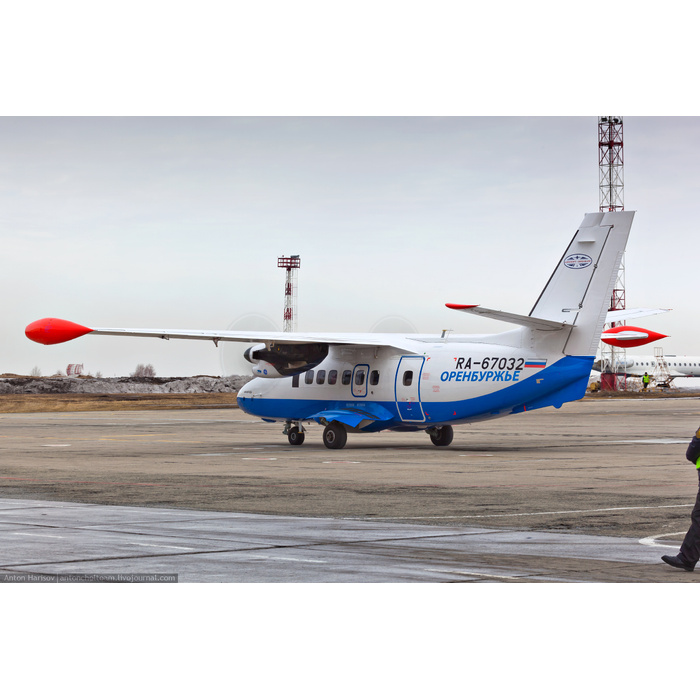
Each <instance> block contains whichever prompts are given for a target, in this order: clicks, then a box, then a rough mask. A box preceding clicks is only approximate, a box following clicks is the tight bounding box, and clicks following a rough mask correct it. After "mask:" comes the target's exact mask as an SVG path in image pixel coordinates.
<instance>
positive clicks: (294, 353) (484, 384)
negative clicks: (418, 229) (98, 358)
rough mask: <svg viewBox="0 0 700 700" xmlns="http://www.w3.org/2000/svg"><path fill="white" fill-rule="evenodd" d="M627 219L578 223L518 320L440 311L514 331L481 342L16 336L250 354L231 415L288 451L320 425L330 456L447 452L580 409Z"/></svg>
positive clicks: (66, 325)
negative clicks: (419, 447)
mask: <svg viewBox="0 0 700 700" xmlns="http://www.w3.org/2000/svg"><path fill="white" fill-rule="evenodd" d="M633 218H634V212H631V211H617V212H606V213H600V212H596V213H593V214H586V215H585V217H584V219H583V222H582V223H581V226H580V227H579V229H578V230H577V231H576V234H575V235H574V238H573V240H572V241H571V243H570V244H569V245H568V246H567V248H566V250H565V252H564V254H563V256H562V257H561V259H560V260H559V262H558V263H557V265H556V266H555V268H554V271H553V273H552V275H551V276H550V278H549V280H548V282H547V284H546V285H545V287H544V289H543V290H542V292H541V293H540V295H539V297H538V299H537V301H536V302H535V305H534V307H533V308H532V311H531V312H530V314H529V315H527V316H524V315H520V314H514V313H509V312H504V311H498V310H495V309H489V308H486V307H482V306H479V305H474V304H447V306H448V307H449V308H452V309H454V310H457V311H460V312H464V313H470V314H476V315H481V316H487V317H489V318H493V319H498V320H501V321H505V322H507V323H510V324H514V325H515V326H516V327H515V328H514V329H512V330H508V331H505V332H502V333H497V334H490V335H458V334H453V333H449V334H448V333H446V332H443V333H441V334H433V335H430V334H428V335H422V334H397V333H393V334H391V333H364V334H363V333H347V334H343V333H296V332H295V333H279V332H277V333H268V332H245V331H199V330H167V329H138V328H137V329H128V328H90V327H87V326H82V325H79V324H75V323H72V322H70V321H63V320H61V319H53V318H47V319H42V320H40V321H35V322H34V323H31V324H30V325H29V326H27V328H26V331H25V332H26V335H27V337H28V338H30V339H31V340H33V341H35V342H38V343H43V344H45V345H52V344H55V343H62V342H65V341H68V340H72V339H74V338H78V337H81V336H83V335H87V334H93V335H126V336H140V337H158V338H163V339H170V338H182V339H195V340H210V341H213V342H214V343H215V344H216V345H218V343H219V342H222V341H239V342H240V341H247V342H251V343H254V345H253V346H251V347H250V348H248V349H247V350H246V351H245V358H246V359H247V360H248V361H249V362H250V363H251V364H252V369H253V373H254V375H256V376H255V378H254V379H253V380H251V381H250V382H249V383H248V384H246V385H245V386H244V387H243V388H242V389H241V391H240V392H239V394H238V404H239V406H240V407H241V408H242V409H243V410H244V411H246V412H247V413H250V414H252V415H255V416H258V417H260V418H262V419H263V420H265V421H269V422H282V423H284V433H285V434H286V435H287V438H288V440H289V442H290V444H292V445H300V444H301V443H302V442H303V441H304V437H305V428H304V424H305V423H306V424H308V423H310V422H316V423H319V424H321V425H323V426H325V429H324V433H323V442H324V444H325V445H326V447H328V448H332V449H338V448H342V447H343V446H344V445H345V443H346V440H347V433H348V431H350V432H376V431H380V430H387V429H388V430H397V431H401V430H404V431H405V430H410V431H416V430H424V431H425V432H427V433H428V435H429V436H430V438H431V440H432V442H433V443H434V444H435V445H437V446H446V445H449V444H450V443H451V441H452V438H453V428H452V426H453V425H456V424H461V423H471V422H475V421H482V420H490V419H494V418H498V417H502V416H507V415H512V414H516V413H520V412H523V411H530V410H533V409H537V408H543V407H547V406H554V407H556V408H560V407H561V406H562V405H563V404H564V403H565V402H567V401H575V400H577V399H579V398H581V397H582V396H583V395H584V393H585V391H586V387H587V384H588V378H589V375H590V371H591V367H592V365H593V362H594V360H595V351H596V348H597V345H598V343H599V341H600V337H601V333H602V330H603V325H604V323H605V321H606V307H607V305H608V303H609V299H610V294H611V292H612V287H613V284H614V281H615V279H616V275H617V272H618V269H619V266H620V261H621V259H622V256H623V253H624V250H625V246H626V244H627V239H628V236H629V231H630V228H631V225H632V220H633Z"/></svg>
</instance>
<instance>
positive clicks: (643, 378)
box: [642, 372, 651, 391]
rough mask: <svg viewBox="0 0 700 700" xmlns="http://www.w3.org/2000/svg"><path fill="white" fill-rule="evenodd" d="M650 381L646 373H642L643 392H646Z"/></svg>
mask: <svg viewBox="0 0 700 700" xmlns="http://www.w3.org/2000/svg"><path fill="white" fill-rule="evenodd" d="M650 380H651V377H650V376H649V373H648V372H644V376H643V377H642V384H644V391H646V390H647V389H648V388H649V381H650Z"/></svg>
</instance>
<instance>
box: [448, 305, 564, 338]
mask: <svg viewBox="0 0 700 700" xmlns="http://www.w3.org/2000/svg"><path fill="white" fill-rule="evenodd" d="M445 306H446V307H447V308H448V309H454V310H455V311H464V313H467V314H475V315H476V316H483V317H485V318H493V319H496V320H497V321H505V322H506V323H514V324H516V325H518V326H527V327H528V328H534V329H536V330H538V331H560V330H562V328H566V327H567V326H568V325H569V324H567V323H565V322H564V321H549V320H548V319H544V318H535V317H533V316H522V315H521V314H512V313H509V312H507V311H497V310H496V309H487V308H486V307H484V306H479V305H478V304H471V305H470V304H445Z"/></svg>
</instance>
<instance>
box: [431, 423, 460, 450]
mask: <svg viewBox="0 0 700 700" xmlns="http://www.w3.org/2000/svg"><path fill="white" fill-rule="evenodd" d="M425 432H426V433H428V435H430V439H431V440H432V441H433V445H435V446H436V447H447V446H448V445H449V444H450V443H451V442H452V439H453V438H454V436H455V431H454V430H453V428H452V426H451V425H436V426H435V427H434V428H430V429H429V430H426V431H425Z"/></svg>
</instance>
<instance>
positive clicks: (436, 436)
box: [284, 421, 454, 450]
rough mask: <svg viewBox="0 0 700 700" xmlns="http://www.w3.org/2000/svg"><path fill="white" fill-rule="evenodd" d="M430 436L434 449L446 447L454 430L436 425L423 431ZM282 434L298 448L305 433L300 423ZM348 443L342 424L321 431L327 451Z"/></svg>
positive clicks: (290, 426) (448, 426) (287, 427)
mask: <svg viewBox="0 0 700 700" xmlns="http://www.w3.org/2000/svg"><path fill="white" fill-rule="evenodd" d="M425 432H426V433H428V435H430V439H431V440H432V442H433V445H435V446H436V447H447V446H448V445H449V444H451V443H452V440H453V438H454V430H453V428H452V426H451V425H437V426H434V427H432V428H428V430H426V431H425ZM284 433H285V435H286V436H287V440H289V444H290V445H294V446H298V445H301V444H302V443H303V442H304V438H305V437H306V432H305V431H304V429H303V428H302V427H301V423H297V424H294V423H291V422H290V423H287V425H286V426H285V428H284ZM347 441H348V431H347V429H346V427H345V426H344V425H343V424H342V423H338V421H332V422H331V423H329V424H328V425H327V426H326V427H325V429H324V431H323V444H324V445H325V446H326V447H327V448H328V449H329V450H342V449H343V447H345V444H346V443H347Z"/></svg>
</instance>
